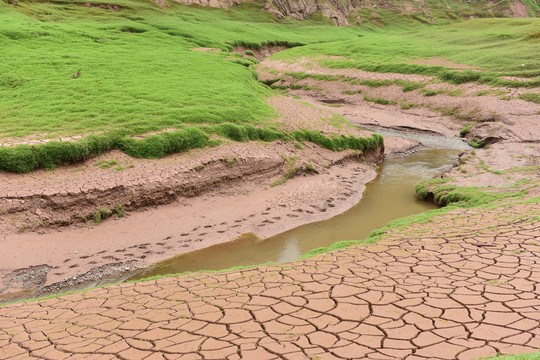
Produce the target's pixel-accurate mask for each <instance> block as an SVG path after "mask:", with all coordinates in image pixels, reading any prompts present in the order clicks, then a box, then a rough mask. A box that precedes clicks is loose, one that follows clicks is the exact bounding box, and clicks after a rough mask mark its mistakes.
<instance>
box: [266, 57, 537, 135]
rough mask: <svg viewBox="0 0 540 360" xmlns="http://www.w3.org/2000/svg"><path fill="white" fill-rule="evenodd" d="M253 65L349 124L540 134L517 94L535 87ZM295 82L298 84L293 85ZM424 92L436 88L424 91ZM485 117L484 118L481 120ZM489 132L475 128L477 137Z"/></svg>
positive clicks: (276, 63)
mask: <svg viewBox="0 0 540 360" xmlns="http://www.w3.org/2000/svg"><path fill="white" fill-rule="evenodd" d="M258 69H259V74H260V78H261V80H271V79H281V80H279V81H277V82H275V83H274V85H278V86H287V87H290V86H291V85H295V86H294V87H295V89H292V88H290V89H288V93H289V94H291V95H293V96H297V97H300V98H301V99H303V100H305V101H307V102H310V103H318V104H321V105H324V104H326V106H327V108H329V109H332V110H333V111H335V112H338V113H340V114H343V115H344V116H345V117H346V118H347V119H348V120H350V121H351V122H352V123H353V124H354V125H377V126H383V127H392V128H401V129H403V128H404V129H416V130H420V131H430V132H434V133H439V134H442V135H445V136H457V135H458V134H459V130H460V129H462V128H463V127H464V126H465V125H466V124H468V123H473V124H479V125H481V126H480V127H483V126H488V127H489V128H490V129H491V131H490V132H491V133H497V134H498V135H497V136H501V140H502V139H504V140H512V141H518V142H522V141H527V142H537V141H539V140H540V113H539V111H540V105H539V104H535V103H532V102H527V101H525V100H521V99H519V98H518V96H519V95H521V94H523V93H527V92H540V89H538V88H536V89H521V88H495V87H490V86H487V85H477V84H474V83H467V84H462V85H459V86H458V85H451V84H448V83H445V82H441V81H439V80H437V79H435V78H434V77H430V76H423V75H414V74H393V73H383V74H381V73H373V72H367V71H361V70H357V69H328V68H323V67H321V66H319V65H318V63H317V59H308V58H302V59H299V60H298V61H296V62H284V61H280V60H273V59H265V60H264V61H262V62H261V63H260V64H259V68H258ZM295 72H296V73H298V72H305V73H307V74H314V75H317V74H321V75H333V76H343V77H345V78H347V79H354V80H358V81H363V80H377V81H380V80H386V81H392V80H403V81H411V82H416V83H422V84H425V88H424V89H417V90H413V91H409V92H404V91H403V89H402V87H401V86H397V85H391V86H381V87H369V86H367V85H351V84H350V83H349V82H347V81H342V80H336V81H324V80H315V79H313V78H306V79H303V80H299V81H297V80H296V78H294V77H293V76H290V75H288V74H290V73H295ZM304 86H307V87H308V90H306V89H305V88H304ZM298 87H300V89H296V88H298ZM429 92H431V93H436V94H435V95H432V96H426V93H427V94H428V95H429V94H430V93H429ZM350 94H352V95H350ZM366 97H367V98H368V99H377V98H378V99H383V100H389V101H394V102H395V105H394V104H389V105H380V104H377V103H375V102H374V100H366ZM486 122H488V123H489V124H484V123H486ZM473 131H474V130H473ZM488 135H489V134H483V135H482V134H478V137H479V138H482V137H481V136H484V137H487V136H488Z"/></svg>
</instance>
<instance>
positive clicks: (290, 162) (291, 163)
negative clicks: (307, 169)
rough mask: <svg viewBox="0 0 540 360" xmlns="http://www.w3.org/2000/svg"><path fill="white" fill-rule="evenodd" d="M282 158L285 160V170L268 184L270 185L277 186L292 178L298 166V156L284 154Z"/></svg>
mask: <svg viewBox="0 0 540 360" xmlns="http://www.w3.org/2000/svg"><path fill="white" fill-rule="evenodd" d="M283 159H284V160H285V166H286V168H287V170H286V171H285V174H284V175H283V177H281V178H280V179H278V180H276V181H274V182H273V183H272V184H270V187H274V186H278V185H282V184H285V183H286V182H287V180H289V179H290V178H292V177H293V176H294V175H296V173H297V172H298V170H300V168H299V167H298V166H296V162H297V161H298V156H284V157H283Z"/></svg>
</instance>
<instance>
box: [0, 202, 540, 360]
mask: <svg viewBox="0 0 540 360" xmlns="http://www.w3.org/2000/svg"><path fill="white" fill-rule="evenodd" d="M539 214H540V207H539V205H538V204H521V205H512V206H508V207H505V208H499V209H494V210H486V209H471V210H466V211H464V210H454V211H451V212H448V213H444V214H442V215H440V216H437V217H434V218H433V219H432V221H431V222H427V223H424V224H421V223H420V224H419V223H416V224H412V225H410V226H408V227H405V228H401V229H394V230H392V231H390V232H389V233H387V234H386V236H385V237H384V238H383V239H382V240H380V241H379V242H378V243H376V244H371V245H367V246H356V247H351V248H348V249H342V250H337V251H333V252H330V253H326V254H323V255H319V256H316V257H313V258H308V259H303V260H298V261H295V262H292V263H287V264H279V265H272V266H261V267H255V268H251V269H245V270H235V271H228V272H223V273H210V274H208V273H194V274H189V275H183V276H177V277H170V278H162V279H159V280H153V281H145V282H140V283H136V284H134V283H128V284H122V285H117V286H111V287H106V288H98V289H93V290H89V291H86V292H81V293H75V294H71V295H65V296H62V297H59V298H54V299H49V300H41V301H35V302H30V303H21V304H15V305H9V306H5V307H2V308H0V358H2V359H65V358H73V359H94V358H99V359H231V360H232V359H306V360H308V359H406V360H422V359H479V358H483V357H484V356H494V355H497V354H515V353H530V352H535V351H537V349H538V348H539V347H540V316H539V308H540V262H539V259H540V245H539V238H540V223H539V221H538V215H539Z"/></svg>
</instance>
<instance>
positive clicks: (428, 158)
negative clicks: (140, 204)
mask: <svg viewBox="0 0 540 360" xmlns="http://www.w3.org/2000/svg"><path fill="white" fill-rule="evenodd" d="M377 132H379V133H381V134H382V135H392V136H400V137H407V138H413V139H415V140H418V141H421V142H422V144H424V145H425V146H428V147H430V148H429V149H426V150H421V151H418V152H416V153H414V154H412V155H410V156H407V157H401V158H391V159H389V160H387V161H385V162H384V163H383V164H382V165H381V167H380V169H379V176H378V177H377V178H376V179H375V180H373V181H372V182H371V183H369V184H368V185H367V187H366V191H365V193H364V196H363V198H362V200H361V201H360V202H359V203H358V204H356V205H355V206H353V207H352V208H351V209H349V210H347V211H346V212H344V213H342V214H340V215H337V216H335V217H333V218H331V219H328V220H324V221H320V222H316V223H311V224H307V225H303V226H300V227H297V228H295V229H292V230H290V231H287V232H284V233H281V234H279V235H276V236H272V237H270V238H267V239H258V238H256V237H255V236H253V235H252V236H249V235H246V236H243V237H241V238H239V239H237V240H235V241H232V242H228V243H224V244H219V245H215V246H212V247H209V248H206V249H202V250H198V251H194V252H190V253H185V254H180V255H177V256H175V257H173V258H170V259H167V260H164V261H161V262H159V263H157V264H155V265H153V266H151V267H149V268H147V269H144V270H142V271H141V272H139V273H136V274H135V275H134V276H132V277H131V278H130V279H129V280H135V279H141V278H146V277H150V276H155V275H165V274H175V273H182V272H186V271H199V270H222V269H227V268H230V267H234V266H248V265H257V264H263V263H268V262H276V263H280V262H286V261H292V260H295V259H297V258H298V257H300V256H301V255H302V254H304V253H306V252H308V251H309V250H311V249H315V248H318V247H322V246H329V245H331V244H333V243H335V242H337V241H341V240H363V239H365V238H366V237H367V236H368V234H369V233H370V232H371V231H372V230H375V229H378V228H381V227H383V226H384V225H385V224H386V223H387V222H389V221H391V220H395V219H398V218H401V217H405V216H408V215H413V214H417V213H421V212H424V211H426V210H430V209H434V208H436V206H435V205H434V204H432V203H430V202H427V201H420V200H418V199H417V198H416V195H415V190H414V188H415V185H416V183H418V182H419V181H421V180H425V179H430V178H432V177H435V176H437V175H439V174H441V173H444V172H445V171H447V170H449V169H450V168H451V167H452V166H453V164H454V163H455V162H456V161H457V159H458V154H459V153H460V152H462V151H463V150H464V149H466V148H468V146H467V145H466V144H464V143H463V142H461V140H459V139H447V138H442V137H438V136H430V135H418V134H410V133H406V134H405V133H401V132H400V133H397V132H394V131H377Z"/></svg>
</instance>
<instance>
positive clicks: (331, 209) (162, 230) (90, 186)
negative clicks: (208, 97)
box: [0, 98, 418, 301]
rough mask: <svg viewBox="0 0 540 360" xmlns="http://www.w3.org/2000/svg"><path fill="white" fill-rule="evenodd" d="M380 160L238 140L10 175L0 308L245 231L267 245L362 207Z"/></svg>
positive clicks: (290, 112)
mask: <svg viewBox="0 0 540 360" xmlns="http://www.w3.org/2000/svg"><path fill="white" fill-rule="evenodd" d="M271 103H272V100H271ZM278 103H279V104H278ZM272 104H273V105H274V106H275V107H276V108H277V109H278V110H279V111H280V114H281V116H280V124H281V125H282V126H284V127H287V128H288V129H295V128H298V127H299V126H303V127H306V126H310V127H311V128H314V129H320V130H322V131H323V132H327V133H330V132H333V133H340V132H341V133H344V134H345V133H346V134H353V135H355V136H367V137H369V136H371V133H370V132H368V131H363V130H358V129H355V128H351V127H347V128H343V127H341V126H343V125H340V124H341V123H337V125H339V126H340V127H336V126H335V125H336V123H335V120H332V121H334V123H332V121H330V120H329V119H333V118H332V115H333V114H332V113H329V112H328V111H325V110H320V109H315V108H312V107H309V106H305V105H303V104H301V103H299V102H297V101H296V100H294V99H286V98H281V99H279V98H277V99H275V100H273V103H272ZM295 104H296V105H297V106H292V105H295ZM386 144H387V150H386V152H387V153H388V154H398V153H401V152H407V151H409V150H410V149H414V148H416V147H417V146H418V142H416V141H412V140H402V139H397V138H392V137H388V138H387V139H386ZM383 157H384V154H383V153H382V152H381V149H378V150H376V151H373V152H367V153H362V152H359V151H353V150H349V151H341V152H334V151H331V150H328V149H325V148H322V147H319V146H317V145H315V144H312V143H310V142H304V143H299V142H283V141H277V142H272V143H262V142H249V143H232V142H231V143H229V144H223V145H221V146H219V147H216V148H208V149H201V150H193V151H191V152H189V153H186V154H181V155H172V156H169V157H167V158H163V159H158V160H140V159H133V158H130V157H128V156H127V155H125V154H123V153H121V152H111V153H109V154H107V155H103V156H100V157H98V158H95V159H92V160H90V161H86V162H84V163H81V164H77V165H72V166H68V167H62V168H58V169H56V170H54V171H36V172H33V173H31V174H27V175H15V174H5V173H4V174H2V175H1V176H2V177H3V179H4V181H3V184H2V186H1V187H0V190H1V192H2V194H3V195H2V197H1V198H0V201H1V203H2V205H3V208H4V210H5V212H4V214H3V215H2V217H1V218H0V228H1V229H2V232H3V234H4V235H3V237H2V239H1V240H0V244H1V245H2V248H3V253H4V255H5V261H3V262H2V266H1V269H0V279H1V280H0V289H1V293H2V294H1V295H0V299H3V300H4V301H6V300H10V299H14V298H19V297H21V296H23V297H28V296H36V295H39V294H48V293H54V292H59V291H65V290H67V289H73V288H80V287H88V286H92V285H93V284H96V283H98V282H100V281H106V280H107V279H115V280H116V281H117V280H119V279H122V277H123V276H124V274H126V276H127V274H129V273H130V272H131V271H133V270H135V269H140V268H144V267H146V266H148V265H150V264H152V263H155V262H157V261H160V260H163V259H166V258H169V257H171V256H173V255H177V254H181V253H185V252H189V251H193V250H197V249H201V248H205V247H208V246H211V245H214V244H218V243H222V242H227V241H231V240H234V239H235V238H237V237H238V236H240V235H242V234H245V233H254V234H256V235H257V236H259V237H268V236H272V235H275V234H278V233H280V232H283V231H286V230H289V229H291V228H294V227H297V226H299V225H302V224H305V223H309V222H313V221H319V220H322V219H326V218H329V217H332V216H334V215H337V214H339V213H341V212H343V211H345V210H346V209H348V208H350V207H351V206H353V205H354V204H356V203H357V202H358V201H359V200H360V198H361V196H362V193H363V190H364V186H365V184H366V183H368V182H369V181H371V180H372V179H373V178H374V177H375V176H376V171H375V167H376V165H377V164H378V163H380V162H381V161H382V159H383ZM109 165H110V166H109ZM14 194H15V195H14ZM27 249H32V251H28V250H27Z"/></svg>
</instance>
